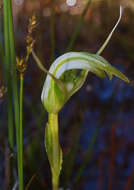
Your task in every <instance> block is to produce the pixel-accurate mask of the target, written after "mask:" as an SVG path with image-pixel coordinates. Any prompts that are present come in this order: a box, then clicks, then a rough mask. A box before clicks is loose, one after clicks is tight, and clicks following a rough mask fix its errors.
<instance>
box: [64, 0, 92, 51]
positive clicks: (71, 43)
mask: <svg viewBox="0 0 134 190" xmlns="http://www.w3.org/2000/svg"><path fill="white" fill-rule="evenodd" d="M90 3H91V0H88V1H87V3H86V5H85V8H84V9H83V12H82V14H81V16H80V19H79V22H78V24H77V26H76V28H75V31H74V33H73V35H72V38H71V40H70V42H69V44H68V46H67V52H68V51H71V50H72V48H73V46H74V43H75V41H76V38H77V36H78V34H79V31H80V29H81V26H82V24H83V21H84V17H85V14H86V13H87V10H88V8H89V5H90Z"/></svg>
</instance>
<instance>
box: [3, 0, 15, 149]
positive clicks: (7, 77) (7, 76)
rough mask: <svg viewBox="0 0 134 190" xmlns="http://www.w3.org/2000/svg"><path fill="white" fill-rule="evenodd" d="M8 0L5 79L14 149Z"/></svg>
mask: <svg viewBox="0 0 134 190" xmlns="http://www.w3.org/2000/svg"><path fill="white" fill-rule="evenodd" d="M8 7H9V5H8V1H7V0H5V1H4V45H5V80H6V85H7V92H8V134H9V145H10V148H11V149H13V145H14V136H13V111H12V90H11V89H12V88H11V75H10V74H11V73H10V69H11V68H10V49H9V20H8V18H9V12H8Z"/></svg>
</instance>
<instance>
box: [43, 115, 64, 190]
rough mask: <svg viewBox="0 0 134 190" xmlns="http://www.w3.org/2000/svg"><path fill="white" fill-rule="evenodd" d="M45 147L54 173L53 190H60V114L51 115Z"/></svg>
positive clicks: (46, 131) (46, 132) (46, 130)
mask: <svg viewBox="0 0 134 190" xmlns="http://www.w3.org/2000/svg"><path fill="white" fill-rule="evenodd" d="M45 146H46V151H47V155H48V160H49V163H50V167H51V172H52V186H53V190H58V186H59V176H60V171H61V167H62V150H61V147H60V145H59V134H58V114H54V113H49V117H48V124H47V126H46V129H45Z"/></svg>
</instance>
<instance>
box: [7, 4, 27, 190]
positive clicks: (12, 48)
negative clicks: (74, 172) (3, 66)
mask: <svg viewBox="0 0 134 190" xmlns="http://www.w3.org/2000/svg"><path fill="white" fill-rule="evenodd" d="M5 1H7V0H5ZM6 11H7V12H8V22H9V29H8V30H9V42H8V43H9V44H8V46H9V47H10V55H11V64H12V68H11V72H12V73H11V74H12V91H13V99H14V112H15V127H16V143H17V164H18V177H19V189H20V190H22V189H23V187H21V180H22V179H21V176H23V173H21V172H22V170H21V168H20V165H21V163H20V154H21V153H20V152H21V151H22V150H20V145H19V143H20V142H19V140H20V137H19V135H20V128H19V125H20V124H19V122H20V121H19V97H18V85H17V73H16V57H15V42H14V28H13V15H12V1H11V0H8V9H7V10H6Z"/></svg>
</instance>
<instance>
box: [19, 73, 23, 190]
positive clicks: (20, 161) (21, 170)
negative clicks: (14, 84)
mask: <svg viewBox="0 0 134 190" xmlns="http://www.w3.org/2000/svg"><path fill="white" fill-rule="evenodd" d="M23 81H24V76H23V74H20V111H19V113H20V130H19V148H20V156H19V169H20V176H19V185H20V190H23Z"/></svg>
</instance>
